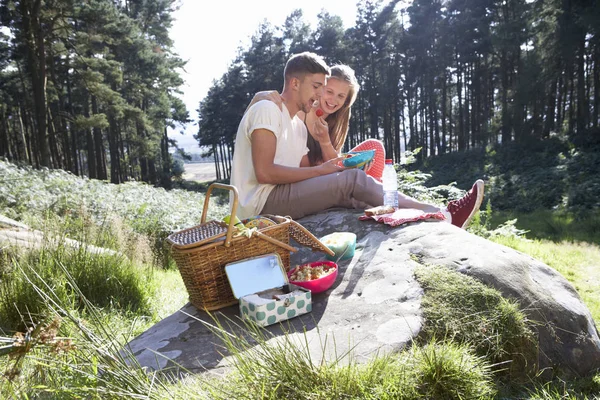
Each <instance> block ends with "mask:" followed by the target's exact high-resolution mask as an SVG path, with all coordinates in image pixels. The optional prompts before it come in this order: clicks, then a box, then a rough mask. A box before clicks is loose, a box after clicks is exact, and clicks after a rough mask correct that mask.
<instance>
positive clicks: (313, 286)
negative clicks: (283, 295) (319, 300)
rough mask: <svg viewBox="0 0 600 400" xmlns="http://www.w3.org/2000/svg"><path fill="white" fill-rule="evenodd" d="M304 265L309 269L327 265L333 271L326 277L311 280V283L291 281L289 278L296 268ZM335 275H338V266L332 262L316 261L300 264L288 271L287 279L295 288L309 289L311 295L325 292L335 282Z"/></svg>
mask: <svg viewBox="0 0 600 400" xmlns="http://www.w3.org/2000/svg"><path fill="white" fill-rule="evenodd" d="M305 265H308V266H309V267H311V268H314V267H317V266H319V265H327V266H330V267H333V268H334V271H333V272H332V273H330V274H328V275H325V276H324V277H322V278H319V279H313V280H312V281H301V282H298V281H292V280H291V278H290V277H291V276H292V274H293V273H294V271H296V269H297V268H300V267H303V266H305ZM337 274H338V266H337V264H336V263H334V262H333V261H316V262H313V263H310V264H302V265H300V266H298V267H296V268H293V269H291V270H289V271H288V278H289V279H290V283H293V284H294V285H296V286H300V287H303V288H305V289H310V291H311V292H313V293H321V292H324V291H326V290H327V289H329V288H330V287H331V286H332V285H333V283H334V282H335V279H336V278H337Z"/></svg>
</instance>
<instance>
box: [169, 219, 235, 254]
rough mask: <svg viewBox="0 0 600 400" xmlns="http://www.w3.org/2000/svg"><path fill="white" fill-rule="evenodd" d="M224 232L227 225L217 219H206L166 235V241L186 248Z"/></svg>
mask: <svg viewBox="0 0 600 400" xmlns="http://www.w3.org/2000/svg"><path fill="white" fill-rule="evenodd" d="M226 234H227V225H225V224H222V223H220V222H217V221H208V222H205V223H204V224H202V225H198V226H194V227H192V228H188V229H184V230H182V231H179V232H175V233H172V234H170V235H169V236H168V237H167V241H168V242H169V243H171V244H172V245H173V246H175V247H176V248H178V249H187V248H189V247H195V246H198V245H200V244H203V243H206V242H212V241H214V240H215V239H218V238H220V237H223V236H225V235H226Z"/></svg>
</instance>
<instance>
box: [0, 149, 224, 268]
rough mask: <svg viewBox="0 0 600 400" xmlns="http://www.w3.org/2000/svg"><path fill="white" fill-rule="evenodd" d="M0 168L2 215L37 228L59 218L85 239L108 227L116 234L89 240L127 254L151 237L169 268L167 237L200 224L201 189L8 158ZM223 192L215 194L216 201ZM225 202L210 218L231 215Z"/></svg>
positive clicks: (74, 235) (71, 234)
mask: <svg viewBox="0 0 600 400" xmlns="http://www.w3.org/2000/svg"><path fill="white" fill-rule="evenodd" d="M0 172H1V176H2V178H0V182H1V184H0V214H2V215H6V216H7V217H9V218H13V219H16V220H20V221H23V222H25V223H26V224H28V225H30V226H31V227H32V228H36V229H44V228H45V226H46V225H47V224H48V221H49V219H50V220H52V219H57V220H58V221H59V223H58V225H59V226H62V227H64V229H65V230H66V234H67V235H68V236H69V237H71V238H73V239H79V238H81V237H80V235H85V234H87V233H86V232H88V230H89V229H92V231H93V230H94V229H97V230H100V229H102V230H105V231H107V230H108V231H110V234H107V235H91V236H90V237H86V238H85V239H86V240H87V242H88V243H90V244H97V245H100V246H106V247H109V248H112V249H115V250H119V251H123V252H124V253H126V254H127V253H130V252H133V253H135V250H136V248H138V247H139V246H140V245H143V242H144V241H148V240H149V241H150V243H151V244H150V246H151V251H152V254H153V257H154V260H155V262H156V263H157V264H159V265H162V266H165V267H166V266H168V265H169V263H170V261H169V248H168V246H167V244H166V242H165V240H164V239H165V238H166V237H167V236H168V235H169V234H170V233H171V232H173V231H176V230H179V229H183V228H186V227H190V226H193V225H197V224H199V223H200V217H201V213H202V205H203V203H204V196H203V195H202V194H200V193H194V192H190V191H186V190H181V189H174V190H171V191H167V190H164V189H162V188H154V187H152V186H149V185H147V184H144V183H140V182H127V183H125V184H121V185H114V184H110V183H106V182H102V181H98V180H92V179H85V178H79V177H76V176H74V175H72V174H70V173H68V172H64V171H61V170H47V169H42V170H35V169H33V168H31V167H18V166H16V165H13V164H10V163H6V162H4V161H0ZM218 194H219V193H216V192H215V198H216V199H219V197H218ZM225 201H226V200H220V199H219V200H211V202H210V207H209V209H208V213H209V215H208V217H207V218H208V219H217V220H220V219H221V218H222V217H223V216H225V215H226V214H227V212H228V211H227V209H226V207H225V206H224V205H223V204H224V202H225ZM82 227H88V228H86V229H80V228H82ZM82 239H83V238H82ZM136 256H139V254H137V255H136Z"/></svg>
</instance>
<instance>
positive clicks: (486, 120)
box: [197, 0, 600, 178]
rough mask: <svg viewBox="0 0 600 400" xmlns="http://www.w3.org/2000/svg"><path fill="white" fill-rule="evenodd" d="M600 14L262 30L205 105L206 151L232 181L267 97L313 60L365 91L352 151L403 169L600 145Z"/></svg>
mask: <svg viewBox="0 0 600 400" xmlns="http://www.w3.org/2000/svg"><path fill="white" fill-rule="evenodd" d="M599 30H600V3H599V2H596V1H592V0H574V1H568V2H567V1H559V0H502V1H498V0H448V1H442V0H414V1H413V2H412V3H410V5H408V6H406V4H405V3H404V2H399V1H397V0H393V1H388V2H382V1H376V0H359V1H358V3H357V16H356V21H355V24H354V26H352V27H350V28H348V29H344V26H343V23H342V20H341V19H340V18H339V17H337V16H334V15H331V14H329V13H328V12H327V11H326V10H323V11H322V12H321V13H320V14H319V16H318V22H317V24H316V27H315V28H314V30H312V28H311V27H310V26H309V25H308V24H307V23H306V22H304V20H303V15H302V11H301V10H295V11H294V12H293V13H292V14H290V15H289V17H288V18H287V19H286V21H285V23H284V24H283V25H282V26H279V27H276V26H272V25H270V24H268V23H264V24H261V25H260V27H259V28H258V30H257V32H256V34H255V35H254V36H253V37H252V42H251V44H250V45H249V46H248V48H242V49H240V51H239V54H238V57H237V58H236V59H235V60H234V61H233V62H232V63H231V65H230V67H229V70H228V71H226V72H225V73H224V74H223V76H222V77H221V79H219V80H216V81H215V82H214V85H213V87H212V89H211V90H210V91H209V93H208V95H207V96H206V98H204V99H203V100H202V101H201V102H200V105H199V113H200V124H199V131H198V135H197V138H198V141H199V143H200V145H202V146H207V147H208V148H209V149H210V150H209V153H211V154H213V155H214V156H215V160H216V162H217V166H218V176H219V177H220V178H227V177H228V176H229V163H230V159H231V153H232V151H233V147H234V139H235V134H236V130H237V123H239V121H240V119H241V117H242V114H243V112H244V110H245V109H246V106H247V104H248V103H249V101H250V99H251V98H252V96H253V95H254V93H255V92H257V91H259V90H267V89H274V90H281V88H282V86H283V82H282V79H283V77H282V75H283V68H284V65H285V61H286V60H287V59H288V58H289V57H290V56H291V55H292V54H294V53H297V52H300V51H304V50H312V51H314V52H316V53H318V54H320V55H322V56H323V57H324V58H325V59H326V60H327V62H328V63H330V64H334V63H345V64H349V65H350V66H351V67H352V68H354V70H355V71H356V73H357V77H358V79H359V82H360V85H361V90H360V92H359V96H358V99H357V101H356V103H355V105H354V106H353V110H352V111H353V114H352V115H353V116H352V119H351V121H350V131H349V135H348V140H347V143H346V149H348V148H350V147H352V146H354V145H356V144H358V143H359V142H360V141H362V140H364V139H366V138H378V139H381V140H382V141H383V142H384V144H385V147H386V151H387V153H388V154H389V155H390V156H392V157H393V158H394V159H396V160H399V159H400V154H401V149H405V148H406V149H409V150H415V149H417V148H422V149H423V151H421V152H420V153H419V157H430V156H435V155H438V154H443V153H449V152H456V151H463V150H467V149H470V148H474V147H480V146H487V145H490V144H498V143H508V142H512V141H516V142H528V141H531V140H541V139H543V138H547V137H549V136H550V135H552V134H566V135H579V136H588V137H595V138H596V139H595V140H598V139H599V137H600V130H599V128H598V122H599V116H598V110H599V109H600V32H599Z"/></svg>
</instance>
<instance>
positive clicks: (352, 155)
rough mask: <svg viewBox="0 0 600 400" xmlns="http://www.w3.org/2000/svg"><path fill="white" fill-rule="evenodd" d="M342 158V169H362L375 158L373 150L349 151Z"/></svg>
mask: <svg viewBox="0 0 600 400" xmlns="http://www.w3.org/2000/svg"><path fill="white" fill-rule="evenodd" d="M344 156H345V157H346V158H344V161H343V162H342V164H343V165H344V167H346V168H359V169H363V168H364V167H365V165H367V164H368V163H369V162H370V161H371V160H373V157H375V150H365V151H351V152H349V153H346V154H344Z"/></svg>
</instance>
